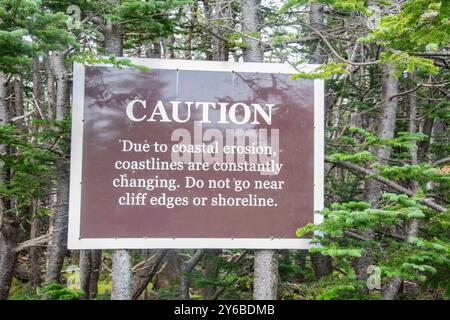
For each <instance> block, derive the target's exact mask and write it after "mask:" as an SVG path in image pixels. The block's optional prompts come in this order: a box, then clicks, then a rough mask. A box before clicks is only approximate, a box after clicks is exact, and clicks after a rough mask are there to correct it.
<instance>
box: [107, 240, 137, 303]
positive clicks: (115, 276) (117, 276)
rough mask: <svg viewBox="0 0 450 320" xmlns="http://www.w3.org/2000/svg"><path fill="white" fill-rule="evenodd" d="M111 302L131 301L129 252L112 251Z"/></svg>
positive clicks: (131, 281) (131, 280)
mask: <svg viewBox="0 0 450 320" xmlns="http://www.w3.org/2000/svg"><path fill="white" fill-rule="evenodd" d="M111 276H112V292H111V300H131V287H132V283H133V279H132V275H131V257H130V252H129V250H123V249H122V250H114V251H113V255H112V272H111Z"/></svg>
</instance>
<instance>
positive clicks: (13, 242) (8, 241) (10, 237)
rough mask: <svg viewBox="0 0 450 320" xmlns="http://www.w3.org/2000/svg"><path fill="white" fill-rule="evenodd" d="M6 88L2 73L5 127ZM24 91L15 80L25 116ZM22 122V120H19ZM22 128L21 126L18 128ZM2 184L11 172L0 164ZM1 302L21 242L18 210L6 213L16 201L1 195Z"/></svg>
mask: <svg viewBox="0 0 450 320" xmlns="http://www.w3.org/2000/svg"><path fill="white" fill-rule="evenodd" d="M7 92H8V90H7V87H6V75H5V74H4V73H3V72H1V71H0V124H1V125H5V124H7V123H9V122H10V119H11V117H10V116H11V112H10V111H11V110H10V109H9V106H8V104H9V103H8V101H7V100H6V97H7ZM22 94H23V89H22V82H21V80H19V81H18V80H17V79H16V80H15V83H14V95H15V103H14V107H15V115H16V116H20V115H22V114H23V97H22ZM19 121H20V120H19ZM18 127H19V128H20V126H18ZM10 152H13V151H11V150H8V148H7V147H6V146H4V145H1V147H0V153H1V154H7V153H10ZM0 165H1V168H0V182H7V181H8V180H9V179H10V172H9V170H6V169H4V168H3V163H0ZM0 197H1V199H0V300H6V299H8V295H9V291H10V289H11V283H12V279H13V276H14V269H15V267H16V262H17V256H18V254H17V252H16V251H15V249H16V246H17V244H18V242H19V226H20V225H19V222H18V217H17V215H16V211H17V210H12V211H11V212H8V213H7V212H6V210H7V209H9V208H11V209H17V208H14V206H15V201H11V200H9V199H5V198H4V197H3V195H1V194H0Z"/></svg>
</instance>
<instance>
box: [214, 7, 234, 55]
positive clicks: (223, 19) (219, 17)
mask: <svg viewBox="0 0 450 320" xmlns="http://www.w3.org/2000/svg"><path fill="white" fill-rule="evenodd" d="M212 18H213V19H214V21H215V23H220V25H224V24H225V25H227V26H229V23H230V21H231V8H230V3H228V2H226V1H223V0H215V4H214V10H213V17H212ZM212 30H213V33H214V34H220V29H219V28H218V27H216V26H214V27H213V28H212ZM211 47H212V60H214V61H228V56H229V50H228V46H227V43H226V42H225V41H223V40H222V39H219V38H218V37H214V36H212V38H211Z"/></svg>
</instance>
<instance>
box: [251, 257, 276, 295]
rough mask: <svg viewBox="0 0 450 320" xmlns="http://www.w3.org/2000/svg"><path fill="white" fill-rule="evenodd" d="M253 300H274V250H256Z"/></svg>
mask: <svg viewBox="0 0 450 320" xmlns="http://www.w3.org/2000/svg"><path fill="white" fill-rule="evenodd" d="M254 276H255V280H254V282H253V300H276V299H277V291H278V254H277V251H276V250H257V251H256V252H255V266H254Z"/></svg>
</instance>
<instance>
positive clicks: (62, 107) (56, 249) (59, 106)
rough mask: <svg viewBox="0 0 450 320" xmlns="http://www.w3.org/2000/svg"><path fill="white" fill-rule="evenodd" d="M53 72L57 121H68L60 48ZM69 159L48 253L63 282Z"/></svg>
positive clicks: (54, 274)
mask: <svg viewBox="0 0 450 320" xmlns="http://www.w3.org/2000/svg"><path fill="white" fill-rule="evenodd" d="M52 65H53V72H54V75H55V80H56V103H55V110H56V120H58V121H61V120H64V119H65V118H66V117H67V116H68V115H69V103H70V98H69V97H70V96H69V77H68V72H67V68H66V65H65V60H64V54H63V53H62V52H60V51H56V52H54V53H53V55H52ZM68 158H69V155H68V154H67V155H66V158H65V159H62V161H61V162H60V164H59V165H58V169H57V170H58V178H57V194H56V208H55V212H54V225H53V237H52V244H51V246H50V248H49V253H48V266H47V276H46V280H47V281H54V282H60V280H61V270H62V267H63V263H64V258H65V256H66V253H67V222H68V209H69V172H68Z"/></svg>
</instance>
